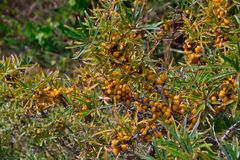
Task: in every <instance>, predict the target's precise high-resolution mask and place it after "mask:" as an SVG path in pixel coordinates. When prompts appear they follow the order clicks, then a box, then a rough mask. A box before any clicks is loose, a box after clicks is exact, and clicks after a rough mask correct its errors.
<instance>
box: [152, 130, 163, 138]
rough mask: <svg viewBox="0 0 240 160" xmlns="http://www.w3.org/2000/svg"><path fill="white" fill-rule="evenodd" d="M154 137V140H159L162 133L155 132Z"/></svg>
mask: <svg viewBox="0 0 240 160" xmlns="http://www.w3.org/2000/svg"><path fill="white" fill-rule="evenodd" d="M154 135H155V137H156V138H161V137H162V132H159V131H156V132H154Z"/></svg>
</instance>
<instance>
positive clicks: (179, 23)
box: [0, 0, 240, 160]
mask: <svg viewBox="0 0 240 160" xmlns="http://www.w3.org/2000/svg"><path fill="white" fill-rule="evenodd" d="M149 3H152V2H150V1H144V0H143V1H140V0H135V1H124V0H111V1H107V0H102V1H100V2H99V5H97V6H96V8H94V9H92V10H91V12H89V13H87V12H86V15H85V20H84V21H83V22H81V24H80V27H79V28H73V27H70V26H68V29H69V30H71V32H73V33H74V34H76V35H78V36H79V38H78V39H76V41H74V42H73V45H70V46H69V48H74V49H75V50H76V55H75V58H76V59H77V60H78V61H79V65H78V66H76V67H75V69H74V70H73V71H72V73H71V74H70V75H67V74H66V75H64V76H62V75H59V74H58V72H50V71H43V70H42V69H41V67H40V66H38V65H30V64H28V61H27V60H26V59H23V58H20V59H19V58H17V57H14V56H13V57H9V58H3V59H2V60H1V61H0V78H1V80H2V84H1V86H0V92H1V97H0V100H1V101H0V104H1V110H0V112H1V115H2V118H1V121H0V133H1V136H2V137H3V138H1V139H0V155H2V157H3V158H5V159H9V158H15V159H18V158H23V159H24V158H27V159H186V160H188V159H238V158H239V156H240V155H239V153H240V151H239V148H238V146H239V142H238V140H239V127H240V120H239V117H240V114H239V113H240V112H239V106H240V105H239V100H240V98H239V97H240V96H239V91H240V87H239V76H240V74H239V71H240V65H239V60H240V55H239V54H240V43H239V40H238V36H239V33H240V32H239V25H240V21H239V18H240V17H239V16H240V15H239V13H240V12H239V7H240V4H239V2H237V1H234V0H233V1H227V0H208V1H192V0H184V1H177V2H176V5H177V7H176V8H175V9H173V8H172V9H170V10H169V12H168V15H166V16H165V15H164V17H160V16H159V17H158V16H156V19H154V18H153V17H151V13H152V12H155V11H154V10H152V11H151V10H149V6H151V5H149ZM155 3H157V2H155ZM146 17H149V19H148V20H146ZM158 18H159V19H158Z"/></svg>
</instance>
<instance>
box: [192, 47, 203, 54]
mask: <svg viewBox="0 0 240 160" xmlns="http://www.w3.org/2000/svg"><path fill="white" fill-rule="evenodd" d="M194 51H195V52H196V53H201V52H202V47H201V46H197V47H196V48H195V50H194Z"/></svg>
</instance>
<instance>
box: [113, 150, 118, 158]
mask: <svg viewBox="0 0 240 160" xmlns="http://www.w3.org/2000/svg"><path fill="white" fill-rule="evenodd" d="M113 154H114V156H117V155H118V154H119V150H118V148H113Z"/></svg>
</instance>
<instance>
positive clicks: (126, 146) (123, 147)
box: [121, 144, 128, 152]
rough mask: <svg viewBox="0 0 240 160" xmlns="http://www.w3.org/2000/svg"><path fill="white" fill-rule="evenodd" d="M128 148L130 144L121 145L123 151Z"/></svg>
mask: <svg viewBox="0 0 240 160" xmlns="http://www.w3.org/2000/svg"><path fill="white" fill-rule="evenodd" d="M127 148H128V145H127V144H122V145H121V149H122V151H123V152H126V151H127Z"/></svg>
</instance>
